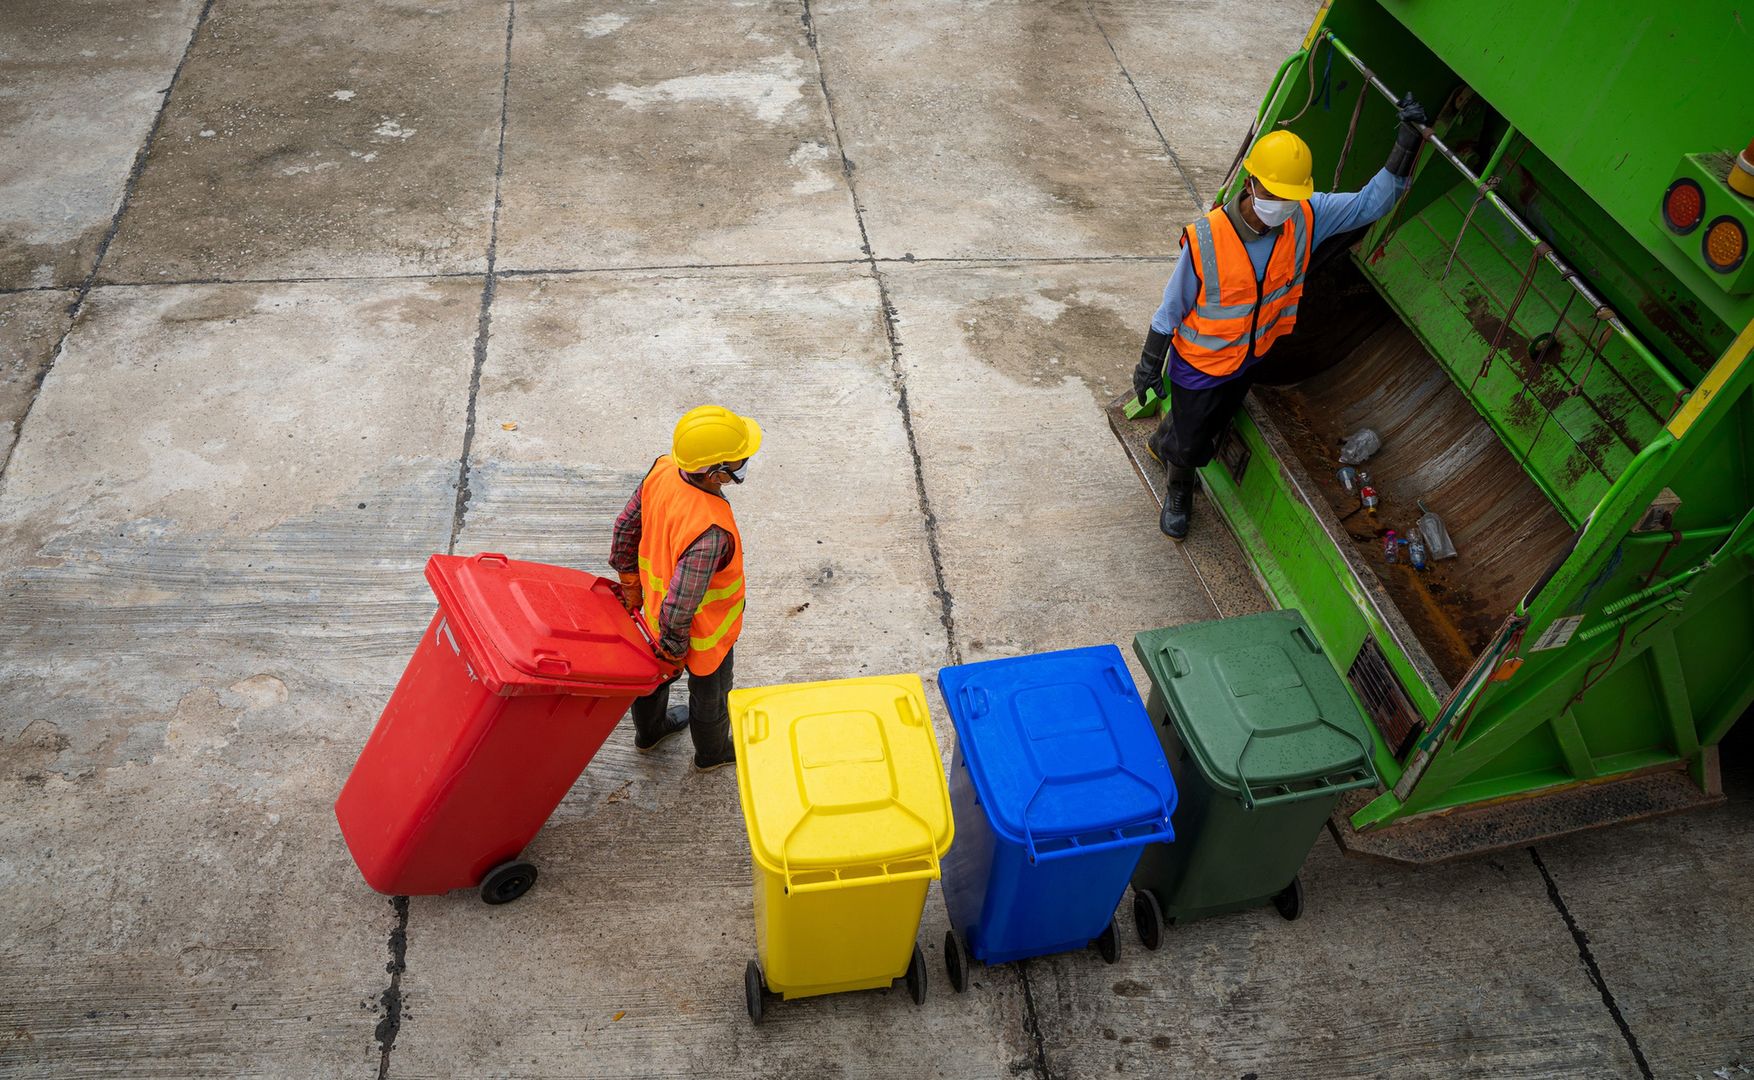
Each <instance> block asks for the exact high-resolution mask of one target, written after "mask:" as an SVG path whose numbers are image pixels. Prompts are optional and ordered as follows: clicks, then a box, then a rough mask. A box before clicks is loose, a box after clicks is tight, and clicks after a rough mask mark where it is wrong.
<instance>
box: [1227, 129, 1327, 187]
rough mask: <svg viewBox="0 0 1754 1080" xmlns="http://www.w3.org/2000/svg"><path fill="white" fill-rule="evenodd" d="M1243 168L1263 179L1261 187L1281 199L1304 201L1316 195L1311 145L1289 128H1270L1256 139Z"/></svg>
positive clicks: (1253, 175)
mask: <svg viewBox="0 0 1754 1080" xmlns="http://www.w3.org/2000/svg"><path fill="white" fill-rule="evenodd" d="M1242 167H1243V168H1245V169H1247V170H1248V171H1249V175H1250V176H1252V177H1254V178H1255V179H1256V180H1259V181H1260V182H1261V186H1262V187H1264V188H1266V189H1267V190H1268V191H1270V192H1272V193H1273V194H1275V195H1277V196H1279V197H1280V198H1281V199H1293V200H1296V201H1299V202H1301V201H1302V200H1304V199H1307V198H1309V197H1310V196H1311V195H1313V194H1315V183H1314V181H1312V180H1311V179H1310V172H1311V171H1312V170H1313V169H1314V168H1315V158H1314V156H1312V155H1311V154H1310V152H1309V144H1308V143H1306V142H1304V141H1303V140H1302V139H1300V138H1298V137H1297V136H1296V135H1293V134H1292V133H1291V132H1289V131H1269V132H1267V133H1266V134H1265V135H1262V136H1261V137H1260V138H1259V139H1257V140H1255V145H1254V146H1253V148H1251V149H1250V150H1249V156H1248V157H1245V158H1243V159H1242Z"/></svg>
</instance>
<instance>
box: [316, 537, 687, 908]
mask: <svg viewBox="0 0 1754 1080" xmlns="http://www.w3.org/2000/svg"><path fill="white" fill-rule="evenodd" d="M426 580H427V581H428V582H429V583H430V584H431V585H432V590H433V592H434V593H435V594H437V596H438V602H439V608H438V613H437V614H435V615H434V616H433V620H432V625H430V626H428V627H427V630H426V635H425V637H423V638H422V639H421V642H420V646H419V648H417V649H415V651H414V656H413V657H412V658H411V659H410V660H409V661H408V667H407V668H406V669H405V670H404V671H403V672H402V679H401V681H400V682H398V683H397V684H396V690H395V693H393V694H391V695H390V703H389V704H388V705H386V706H385V707H384V712H383V715H382V716H381V717H380V718H379V719H378V724H377V727H376V728H375V729H373V731H372V734H371V738H370V739H368V740H367V741H366V744H365V749H364V751H362V752H361V753H360V755H359V761H358V762H357V763H356V764H355V765H354V767H353V773H352V775H350V776H349V777H348V778H347V783H346V784H345V785H343V787H342V788H341V795H340V797H339V798H338V799H336V800H335V817H336V819H337V820H339V821H340V823H341V833H342V835H343V836H344V837H345V838H346V840H347V847H348V850H349V851H351V852H352V853H353V859H354V861H355V862H356V863H358V864H359V869H360V871H361V872H362V873H363V874H364V875H365V880H366V882H367V884H369V885H370V886H371V887H372V888H374V889H376V890H377V891H379V892H381V893H388V894H401V895H408V894H428V893H444V892H449V891H451V890H452V889H464V888H476V887H479V888H480V890H481V898H482V899H483V900H485V901H486V902H487V903H489V904H503V903H506V902H508V901H511V900H516V899H517V898H518V897H520V896H522V895H523V894H524V893H525V892H526V891H527V890H528V889H529V888H530V886H531V885H532V884H534V883H535V880H536V868H535V867H534V866H532V865H530V864H529V863H527V862H524V861H522V860H521V859H520V858H519V855H520V854H521V853H522V852H523V850H524V845H526V844H528V843H529V842H530V839H531V838H532V837H534V836H535V835H536V832H537V830H539V829H541V828H542V824H543V822H545V821H547V820H548V815H549V814H550V813H552V812H553V811H554V808H555V806H557V805H559V803H560V800H561V798H562V797H564V796H565V795H566V793H567V791H568V790H569V789H570V788H571V787H572V785H573V782H574V781H576V780H577V779H578V777H579V774H580V773H581V772H583V771H584V768H585V766H586V765H588V764H589V763H590V761H591V758H592V756H593V755H595V754H596V752H597V748H598V747H600V746H602V745H603V740H604V739H605V738H607V737H608V735H609V732H610V731H611V730H612V729H613V728H614V727H615V725H616V723H617V722H618V721H619V720H620V719H621V717H622V714H624V713H625V712H626V711H627V708H628V706H629V705H630V704H632V702H633V700H634V699H635V698H637V697H642V696H644V695H645V694H649V693H651V692H652V690H654V689H656V688H657V686H658V685H659V684H660V683H662V682H663V681H664V680H665V679H666V678H668V677H669V675H670V674H671V673H670V672H669V671H668V670H667V669H666V668H665V667H664V666H663V665H662V664H661V663H660V662H659V660H658V658H657V657H656V656H654V655H653V653H652V649H651V646H650V644H649V643H648V642H647V641H646V639H645V637H644V635H643V634H642V632H641V631H642V629H643V628H641V627H639V626H637V625H636V624H635V622H634V621H633V619H631V618H630V617H629V616H628V614H627V612H626V611H625V610H623V608H622V606H621V601H620V599H619V598H618V597H617V595H616V593H615V591H614V587H613V586H612V585H611V584H610V583H609V582H607V581H605V580H603V579H602V578H598V577H595V576H593V575H591V574H587V573H584V572H582V571H578V570H568V569H564V568H562V567H558V566H546V565H543V564H541V563H530V562H518V561H515V560H512V559H508V558H506V557H505V556H504V555H494V554H481V555H473V556H468V557H463V556H454V555H434V556H433V557H432V558H431V559H430V560H428V562H427V564H426Z"/></svg>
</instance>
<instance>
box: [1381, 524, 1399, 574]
mask: <svg viewBox="0 0 1754 1080" xmlns="http://www.w3.org/2000/svg"><path fill="white" fill-rule="evenodd" d="M1382 561H1383V562H1386V563H1388V564H1389V565H1390V566H1393V565H1394V564H1395V563H1398V562H1400V561H1401V545H1400V543H1399V541H1397V540H1396V539H1395V530H1393V529H1390V530H1389V531H1387V532H1385V533H1383V534H1382Z"/></svg>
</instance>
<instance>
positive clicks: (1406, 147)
mask: <svg viewBox="0 0 1754 1080" xmlns="http://www.w3.org/2000/svg"><path fill="white" fill-rule="evenodd" d="M1395 119H1396V120H1398V121H1399V122H1400V127H1399V128H1397V129H1396V132H1395V148H1394V149H1393V150H1390V151H1389V160H1388V164H1387V165H1385V166H1384V167H1385V168H1386V169H1388V170H1389V173H1390V174H1391V175H1394V176H1408V175H1411V174H1412V172H1413V161H1414V159H1415V158H1417V157H1418V156H1419V146H1420V144H1422V143H1423V142H1424V141H1425V135H1424V133H1423V132H1421V131H1420V130H1419V129H1420V128H1421V127H1424V126H1425V124H1426V123H1427V122H1428V121H1427V120H1426V118H1425V106H1423V105H1421V104H1419V102H1417V101H1416V100H1414V98H1413V95H1412V94H1410V93H1409V94H1402V95H1401V100H1400V101H1398V102H1396V103H1395Z"/></svg>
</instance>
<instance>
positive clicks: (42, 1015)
mask: <svg viewBox="0 0 1754 1080" xmlns="http://www.w3.org/2000/svg"><path fill="white" fill-rule="evenodd" d="M475 291H478V286H476V288H475V289H474V290H471V289H470V288H468V287H466V286H459V285H457V284H455V283H443V282H439V283H434V282H387V283H378V284H369V285H364V286H354V287H348V288H346V289H344V290H336V289H334V288H333V287H323V286H311V285H279V286H239V285H225V286H200V287H186V288H170V289H151V290H144V289H100V290H97V292H96V293H94V294H93V298H92V302H91V303H90V304H89V305H88V306H87V308H86V311H85V314H84V316H83V317H82V320H81V322H80V325H79V326H78V327H76V328H75V329H74V331H73V332H72V334H71V335H70V336H69V338H68V341H67V345H66V348H65V350H64V352H63V353H62V355H61V356H60V357H59V359H58V361H57V363H56V365H55V367H54V370H53V371H52V372H51V373H50V376H49V378H48V379H47V381H46V382H45V383H44V386H43V389H42V392H41V396H40V398H39V399H38V400H37V401H36V403H35V407H34V409H33V410H32V413H31V417H30V419H29V421H28V423H27V425H26V432H27V435H26V437H25V438H24V440H23V442H22V443H21V444H20V446H19V449H18V452H17V453H16V454H15V455H14V456H13V458H12V461H11V463H10V465H9V466H8V467H7V470H6V474H5V477H4V497H3V499H0V550H3V551H4V555H3V556H0V557H3V559H4V566H5V571H4V587H5V592H6V619H5V620H4V621H3V622H0V655H3V656H4V657H5V658H6V659H5V665H4V676H3V678H0V716H3V717H4V718H5V719H4V721H0V777H3V779H0V926H4V927H5V930H4V934H3V937H0V941H3V944H0V949H3V951H4V957H5V960H4V962H0V1002H3V1003H4V1004H0V1031H4V1032H6V1035H5V1036H4V1041H3V1042H0V1070H3V1071H6V1072H9V1073H28V1074H33V1075H53V1076H74V1075H114V1074H117V1073H126V1074H129V1075H163V1076H190V1075H235V1074H237V1073H238V1072H240V1071H242V1072H256V1073H261V1074H279V1075H288V1074H305V1075H335V1076H344V1075H360V1074H362V1073H368V1072H370V1071H371V1070H372V1069H374V1068H375V1067H376V1064H377V1061H378V1049H377V1047H376V1046H375V1045H374V1044H373V1041H372V1038H371V1028H372V1024H373V1023H375V1015H374V1012H373V1009H374V1008H375V1007H377V1003H378V997H379V995H380V994H381V993H382V990H383V985H382V984H383V981H384V978H385V976H384V963H385V955H386V953H385V941H386V939H387V937H388V935H389V932H390V931H391V930H392V929H393V928H394V926H395V916H394V913H393V912H392V911H391V910H390V908H389V906H388V905H387V904H386V903H385V902H384V901H383V900H382V899H380V898H376V897H373V896H371V895H369V894H367V893H363V892H362V891H360V890H358V889H356V888H341V887H338V885H337V883H338V882H348V881H350V879H351V877H352V875H354V874H356V873H357V871H355V870H354V869H353V868H352V866H351V863H350V861H349V860H348V858H347V856H346V853H345V851H344V850H343V849H341V848H339V847H338V846H337V844H336V835H335V830H334V826H333V822H332V818H331V817H330V814H329V803H330V802H331V800H332V799H333V797H334V792H335V791H336V790H337V788H338V786H339V784H340V782H341V780H342V779H343V778H344V777H345V775H346V770H347V768H348V766H349V765H350V763H351V761H352V758H353V755H354V754H355V753H356V752H357V749H358V745H359V741H360V739H361V738H363V736H364V734H365V732H366V730H367V729H368V727H369V725H370V723H371V720H372V719H373V717H374V716H375V713H376V702H378V701H380V700H381V699H382V698H383V696H384V695H385V694H387V693H388V690H389V688H390V686H391V684H392V683H393V681H394V678H395V674H396V665H397V663H398V662H399V658H400V657H401V655H402V654H404V653H405V652H406V649H407V642H408V640H409V638H410V637H411V636H414V635H417V634H418V633H419V626H420V625H421V623H422V622H423V621H424V620H425V619H426V618H427V616H428V605H429V601H428V599H427V596H426V590H425V588H424V586H423V584H422V582H421V581H420V579H419V567H420V562H421V560H422V558H423V557H424V555H425V554H426V553H427V552H428V551H430V550H432V549H433V548H434V547H435V546H442V545H443V544H444V542H445V539H446V536H447V534H448V532H449V528H450V518H451V515H450V513H449V507H448V497H449V494H450V486H451V484H452V483H453V482H454V478H455V472H456V466H455V453H456V448H457V447H458V446H460V445H461V439H462V425H461V422H460V416H461V411H462V409H463V406H464V404H465V402H466V399H467V392H468V382H469V360H468V348H467V347H468V342H469V339H470V336H471V335H472V333H473V330H474V323H475V304H474V302H473V292H475ZM459 298H461V300H462V302H461V303H454V302H453V301H456V300H458V299H459ZM338 343H339V344H338ZM435 358H437V359H435Z"/></svg>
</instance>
